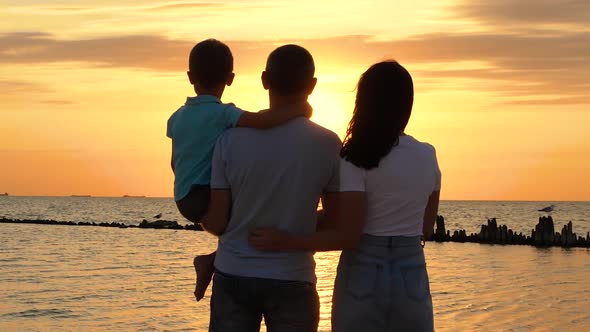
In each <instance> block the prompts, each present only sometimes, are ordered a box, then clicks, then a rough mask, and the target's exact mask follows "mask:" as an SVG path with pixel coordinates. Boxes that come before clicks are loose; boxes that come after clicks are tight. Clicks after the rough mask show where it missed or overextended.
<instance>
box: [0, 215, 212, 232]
mask: <svg viewBox="0 0 590 332" xmlns="http://www.w3.org/2000/svg"><path fill="white" fill-rule="evenodd" d="M0 223H14V224H40V225H65V226H99V227H116V228H153V229H186V230H195V231H202V230H203V228H201V226H200V225H198V224H187V225H181V224H179V223H178V222H177V221H174V220H156V221H148V220H145V219H144V220H143V221H142V222H141V223H140V224H139V225H126V224H124V223H120V222H115V221H113V222H110V223H109V222H101V223H95V222H87V221H80V222H75V221H58V220H52V219H9V218H0Z"/></svg>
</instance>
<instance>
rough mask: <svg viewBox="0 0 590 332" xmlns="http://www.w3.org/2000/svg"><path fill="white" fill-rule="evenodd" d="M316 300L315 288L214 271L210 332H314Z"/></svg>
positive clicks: (295, 282)
mask: <svg viewBox="0 0 590 332" xmlns="http://www.w3.org/2000/svg"><path fill="white" fill-rule="evenodd" d="M319 307H320V304H319V298H318V293H317V291H316V288H315V285H314V284H311V283H309V282H304V281H285V280H275V279H262V278H250V277H240V276H235V275H230V274H226V273H223V272H220V271H215V276H214V277H213V295H212V296H211V319H210V322H209V331H210V332H250V331H259V330H260V322H261V319H262V317H264V322H265V324H266V327H267V331H268V332H291V331H293V332H295V331H297V332H316V331H317V329H318V322H319Z"/></svg>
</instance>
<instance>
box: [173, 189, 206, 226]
mask: <svg viewBox="0 0 590 332" xmlns="http://www.w3.org/2000/svg"><path fill="white" fill-rule="evenodd" d="M209 192H210V189H209V185H201V184H194V185H193V186H192V187H191V191H190V192H189V193H188V195H186V196H185V197H184V198H182V199H181V200H180V201H177V202H176V207H177V208H178V211H180V214H182V216H183V217H185V218H186V219H188V220H190V221H192V222H194V223H198V222H199V221H201V218H203V216H205V214H206V213H207V208H208V207H209Z"/></svg>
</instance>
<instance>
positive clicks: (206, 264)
mask: <svg viewBox="0 0 590 332" xmlns="http://www.w3.org/2000/svg"><path fill="white" fill-rule="evenodd" d="M215 253H216V252H215V251H214V252H212V253H210V254H209V255H201V256H196V257H195V259H194V260H193V265H194V266H195V272H196V274H197V280H196V283H195V298H196V299H197V301H200V300H201V299H202V298H203V297H204V296H205V291H207V287H209V284H210V283H211V278H213V271H214V270H215V268H214V266H213V262H214V261H215Z"/></svg>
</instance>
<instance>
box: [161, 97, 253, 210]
mask: <svg viewBox="0 0 590 332" xmlns="http://www.w3.org/2000/svg"><path fill="white" fill-rule="evenodd" d="M243 112H244V111H243V110H241V109H239V108H237V107H236V106H235V105H234V104H223V103H222V102H221V100H219V98H217V97H215V96H211V95H199V96H197V97H188V98H187V99H186V103H185V104H184V105H183V106H182V107H180V108H179V109H178V110H177V111H176V112H174V113H173V114H172V116H170V119H168V127H167V131H166V135H167V136H168V137H170V138H171V139H172V146H173V148H174V155H173V156H172V158H173V163H174V169H175V172H174V173H175V179H174V199H175V200H176V201H179V200H181V199H182V198H184V197H185V196H186V195H188V193H189V192H190V190H191V187H192V185H194V184H200V185H208V184H209V182H210V180H211V158H212V157H213V149H214V148H215V143H216V142H217V139H218V138H219V136H221V134H222V133H223V131H224V130H226V129H227V128H231V127H235V126H236V124H237V122H238V120H239V119H240V116H241V115H242V113H243Z"/></svg>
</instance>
